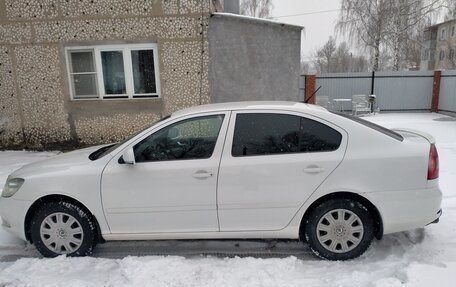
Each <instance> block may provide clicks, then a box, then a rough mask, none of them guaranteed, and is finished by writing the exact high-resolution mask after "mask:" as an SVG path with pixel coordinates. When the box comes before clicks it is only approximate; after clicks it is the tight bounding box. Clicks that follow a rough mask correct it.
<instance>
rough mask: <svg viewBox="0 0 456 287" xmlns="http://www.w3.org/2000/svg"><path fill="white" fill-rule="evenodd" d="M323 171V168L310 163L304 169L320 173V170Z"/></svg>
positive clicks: (306, 171)
mask: <svg viewBox="0 0 456 287" xmlns="http://www.w3.org/2000/svg"><path fill="white" fill-rule="evenodd" d="M324 171H325V169H324V168H322V167H319V166H316V165H311V166H308V167H306V168H305V169H304V172H305V173H320V172H324Z"/></svg>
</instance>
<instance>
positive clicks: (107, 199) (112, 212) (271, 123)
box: [0, 102, 442, 260]
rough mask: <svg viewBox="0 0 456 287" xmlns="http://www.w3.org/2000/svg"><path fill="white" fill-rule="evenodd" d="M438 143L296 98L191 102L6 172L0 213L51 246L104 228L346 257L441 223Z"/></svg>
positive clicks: (88, 244)
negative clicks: (248, 241)
mask: <svg viewBox="0 0 456 287" xmlns="http://www.w3.org/2000/svg"><path fill="white" fill-rule="evenodd" d="M434 144H435V142H434V139H433V138H432V136H430V135H428V134H424V133H422V132H419V131H414V130H395V131H392V130H388V129H386V128H383V127H380V126H377V125H375V124H372V123H370V122H366V121H364V120H361V119H359V118H355V117H351V116H346V115H342V114H335V113H332V112H329V111H327V110H326V109H323V108H320V107H318V106H313V105H306V104H302V103H292V102H243V103H227V104H213V105H206V106H198V107H193V108H189V109H185V110H182V111H178V112H175V113H173V114H172V115H171V116H169V117H166V118H164V119H162V120H161V121H159V122H157V123H155V124H154V125H152V126H151V127H148V128H146V129H145V130H143V131H141V132H139V133H138V134H136V135H134V136H132V137H130V138H128V139H127V140H125V141H123V142H121V143H118V144H115V145H107V146H102V147H92V148H87V149H82V150H78V151H74V152H69V153H66V154H62V155H59V156H55V157H52V158H50V159H47V160H44V161H41V162H37V163H33V164H30V165H27V166H25V167H23V168H21V169H19V170H17V171H15V172H13V173H12V174H11V175H10V176H9V177H8V180H7V182H6V185H5V187H4V189H3V192H2V197H1V200H0V211H1V217H2V220H3V222H2V225H3V228H5V229H6V230H8V231H10V232H12V233H13V234H15V235H16V236H18V237H20V238H22V239H24V240H28V241H30V242H32V243H33V244H34V245H35V246H36V248H37V249H38V250H39V251H40V252H41V253H42V254H43V255H44V256H49V257H53V256H57V255H59V254H68V255H70V256H81V255H89V254H91V252H92V250H93V248H94V247H95V245H96V244H97V243H99V242H103V241H106V240H154V239H208V238H211V239H225V238H284V239H285V238H286V239H301V240H302V241H304V242H307V243H308V244H309V245H310V247H311V249H312V250H313V251H314V252H315V254H317V255H318V256H320V257H323V258H326V259H331V260H346V259H352V258H355V257H357V256H360V255H361V254H362V253H363V252H364V251H366V249H367V248H368V247H369V246H370V244H371V242H372V240H373V239H374V238H377V239H380V238H381V237H382V236H383V235H384V234H387V233H393V232H398V231H403V230H409V229H413V228H418V227H423V226H425V225H427V224H429V223H434V222H437V221H438V219H439V217H440V214H441V209H440V204H441V199H442V195H441V192H440V190H439V185H438V173H439V170H438V155H437V150H436V148H435V145H434Z"/></svg>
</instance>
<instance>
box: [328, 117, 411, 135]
mask: <svg viewBox="0 0 456 287" xmlns="http://www.w3.org/2000/svg"><path fill="white" fill-rule="evenodd" d="M332 113H333V114H336V115H339V116H341V117H344V118H347V119H350V120H352V121H355V122H357V123H359V124H362V125H364V126H366V127H368V128H371V129H374V130H376V131H378V132H381V133H382V134H384V135H387V136H389V137H392V138H393V139H395V140H398V141H403V140H404V138H403V137H402V136H401V135H400V134H398V133H396V132H394V131H392V130H390V129H387V128H385V127H382V126H379V125H377V124H374V123H372V122H369V121H366V120H363V119H361V118H359V117H355V116H352V115H347V114H344V113H338V112H332Z"/></svg>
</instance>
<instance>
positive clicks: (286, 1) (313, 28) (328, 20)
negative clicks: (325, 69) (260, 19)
mask: <svg viewBox="0 0 456 287" xmlns="http://www.w3.org/2000/svg"><path fill="white" fill-rule="evenodd" d="M273 5H274V9H273V10H272V16H273V17H279V16H284V15H293V14H302V13H312V12H318V11H328V10H336V9H337V10H338V9H340V0H273ZM338 16H339V11H331V12H325V13H316V14H309V15H301V16H294V17H280V18H274V20H277V21H279V22H283V23H290V24H295V25H300V26H304V27H305V34H304V35H303V39H302V48H301V54H302V57H303V59H304V60H308V57H311V56H312V54H313V52H314V51H315V50H316V49H317V48H318V47H320V46H322V45H323V44H324V43H325V42H326V41H327V40H328V38H329V36H334V35H335V33H334V26H335V24H336V21H337V18H338Z"/></svg>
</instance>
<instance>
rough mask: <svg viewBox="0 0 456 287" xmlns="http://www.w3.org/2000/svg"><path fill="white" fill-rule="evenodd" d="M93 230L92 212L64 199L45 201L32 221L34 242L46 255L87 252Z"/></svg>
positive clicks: (94, 229)
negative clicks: (89, 212)
mask: <svg viewBox="0 0 456 287" xmlns="http://www.w3.org/2000/svg"><path fill="white" fill-rule="evenodd" d="M95 232H96V228H95V224H94V223H93V220H92V217H91V215H90V214H87V212H85V211H84V210H83V209H81V208H80V207H78V206H77V205H75V204H73V203H69V202H64V201H61V202H49V203H46V204H44V205H43V206H42V207H41V208H40V209H38V211H37V212H36V214H35V216H34V217H33V219H32V224H31V237H32V241H33V244H34V245H35V247H36V248H37V249H38V251H39V252H40V253H41V254H42V255H43V256H45V257H55V256H58V255H61V254H66V255H68V256H86V255H90V254H91V253H92V250H93V248H94V246H95V244H96V241H95Z"/></svg>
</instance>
